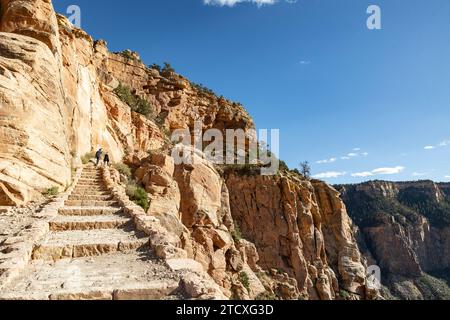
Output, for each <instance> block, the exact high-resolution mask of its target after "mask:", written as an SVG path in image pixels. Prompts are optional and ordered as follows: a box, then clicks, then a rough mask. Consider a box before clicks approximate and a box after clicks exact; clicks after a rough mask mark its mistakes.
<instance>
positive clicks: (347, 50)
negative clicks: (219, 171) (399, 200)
mask: <svg viewBox="0 0 450 320" xmlns="http://www.w3.org/2000/svg"><path fill="white" fill-rule="evenodd" d="M221 1H224V2H228V3H230V2H231V3H233V2H243V3H236V4H235V5H234V6H228V5H225V6H220V4H219V5H214V4H211V3H210V4H209V5H207V4H205V3H204V1H203V0H150V1H148V0H145V1H144V0H128V1H127V2H126V5H124V2H122V1H106V0H96V1H88V0H78V1H77V0H72V1H66V0H58V1H54V6H55V8H56V9H57V11H59V12H61V13H64V12H65V11H66V8H67V7H68V6H69V5H70V4H77V5H79V6H80V8H81V11H82V27H83V29H85V30H86V31H88V32H89V33H90V34H91V35H92V36H93V37H94V38H95V39H105V40H107V42H108V46H109V49H110V50H112V51H121V50H124V49H128V48H129V49H132V50H135V51H138V52H139V53H140V54H141V57H142V59H143V60H144V61H145V62H146V63H147V64H151V63H153V62H157V63H162V62H164V61H169V62H170V63H171V64H172V65H173V66H174V67H175V69H176V70H177V71H178V72H179V73H181V74H183V75H185V76H187V77H188V78H190V79H191V80H193V81H195V82H199V83H203V84H205V85H207V86H208V87H210V88H212V89H213V90H214V91H215V92H217V93H218V94H222V95H224V96H226V97H228V98H230V99H232V100H235V101H239V102H241V103H242V104H244V106H245V107H246V108H247V109H248V111H249V112H250V113H251V115H252V116H253V117H254V119H255V122H256V124H257V126H258V127H259V128H268V129H272V128H275V129H277V128H278V129H280V135H281V141H280V153H281V158H283V159H284V160H286V162H287V163H288V164H289V165H290V166H291V167H295V166H296V165H298V163H299V162H301V161H303V160H308V161H310V162H311V164H312V169H313V172H314V174H315V175H317V177H321V178H323V179H324V180H326V181H328V182H330V183H349V182H360V181H365V180H372V179H384V180H417V179H433V180H437V181H450V130H449V129H450V41H449V39H450V1H448V0H408V1H405V0H385V1H383V0H372V1H365V0H346V1H335V0H298V1H296V2H295V1H292V0H291V1H286V0H278V1H275V3H273V4H267V5H262V6H259V5H258V4H257V3H255V2H258V1H262V0H253V1H250V0H249V1H236V0H211V2H213V3H214V2H215V3H216V4H217V3H219V2H221ZM263 2H268V3H272V2H273V1H272V0H264V1H263ZM371 4H376V5H378V6H379V7H380V8H381V13H382V30H369V29H368V28H367V27H366V20H367V18H368V14H367V13H366V10H367V7H368V6H369V5H371ZM425 147H427V148H426V149H425ZM432 147H433V148H432Z"/></svg>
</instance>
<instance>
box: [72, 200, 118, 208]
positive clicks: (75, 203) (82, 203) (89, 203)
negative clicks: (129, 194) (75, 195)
mask: <svg viewBox="0 0 450 320" xmlns="http://www.w3.org/2000/svg"><path fill="white" fill-rule="evenodd" d="M65 205H66V206H68V207H116V206H117V205H118V203H117V201H113V200H111V201H95V200H67V201H66V202H65Z"/></svg>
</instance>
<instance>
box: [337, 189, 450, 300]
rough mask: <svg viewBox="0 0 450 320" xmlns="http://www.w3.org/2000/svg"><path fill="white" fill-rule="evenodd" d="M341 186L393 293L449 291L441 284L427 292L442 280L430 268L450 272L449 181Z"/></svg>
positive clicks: (368, 250) (364, 245)
mask: <svg viewBox="0 0 450 320" xmlns="http://www.w3.org/2000/svg"><path fill="white" fill-rule="evenodd" d="M338 189H339V190H340V191H341V192H342V197H343V199H344V201H345V203H346V204H347V206H348V209H349V214H350V215H351V216H352V218H353V219H354V221H355V223H356V224H357V225H358V226H359V237H358V238H359V244H360V247H361V248H362V249H363V252H364V254H365V255H366V256H367V257H368V259H369V261H370V263H371V264H378V265H379V266H380V267H381V269H382V272H383V283H384V284H385V285H387V286H388V287H389V288H390V289H391V291H392V293H393V294H394V295H397V296H398V297H400V298H420V299H423V298H425V299H427V298H439V297H442V296H445V294H444V293H442V292H441V293H439V290H437V289H436V288H434V289H431V291H433V290H434V291H435V292H431V293H429V292H427V291H429V290H430V289H428V287H432V288H433V287H436V286H437V287H440V286H441V284H440V283H439V280H430V278H427V277H429V275H427V274H428V273H429V274H431V275H437V277H438V278H440V277H442V278H444V279H445V278H448V270H449V268H450V260H449V258H450V252H449V250H450V242H449V241H450V237H449V236H450V218H449V217H450V205H449V204H450V201H449V199H450V198H449V196H450V192H449V184H437V183H434V182H432V181H418V182H400V183H393V182H385V181H373V182H368V183H364V184H360V185H349V186H339V187H338ZM424 277H426V279H427V280H426V282H427V284H426V285H425V284H424V283H423V282H424ZM432 282H435V283H436V285H433V283H432ZM444 287H445V285H444ZM446 290H447V294H448V292H449V291H448V289H443V291H444V292H445V291H446Z"/></svg>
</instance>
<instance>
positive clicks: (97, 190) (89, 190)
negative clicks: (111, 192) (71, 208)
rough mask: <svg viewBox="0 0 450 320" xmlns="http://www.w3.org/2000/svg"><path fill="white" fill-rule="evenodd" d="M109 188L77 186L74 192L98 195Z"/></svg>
mask: <svg viewBox="0 0 450 320" xmlns="http://www.w3.org/2000/svg"><path fill="white" fill-rule="evenodd" d="M107 192H108V190H106V188H79V187H76V188H75V189H74V190H73V192H72V194H80V193H81V194H93V195H97V194H99V193H103V194H105V193H107Z"/></svg>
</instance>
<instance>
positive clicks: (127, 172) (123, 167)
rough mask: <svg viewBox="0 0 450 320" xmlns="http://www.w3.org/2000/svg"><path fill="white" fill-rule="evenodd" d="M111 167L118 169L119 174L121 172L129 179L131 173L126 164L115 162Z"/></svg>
mask: <svg viewBox="0 0 450 320" xmlns="http://www.w3.org/2000/svg"><path fill="white" fill-rule="evenodd" d="M113 168H114V169H116V170H117V171H119V173H120V174H123V175H124V176H126V177H127V178H128V180H130V179H131V176H132V173H131V169H130V167H129V166H127V165H126V164H124V163H115V164H113Z"/></svg>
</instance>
